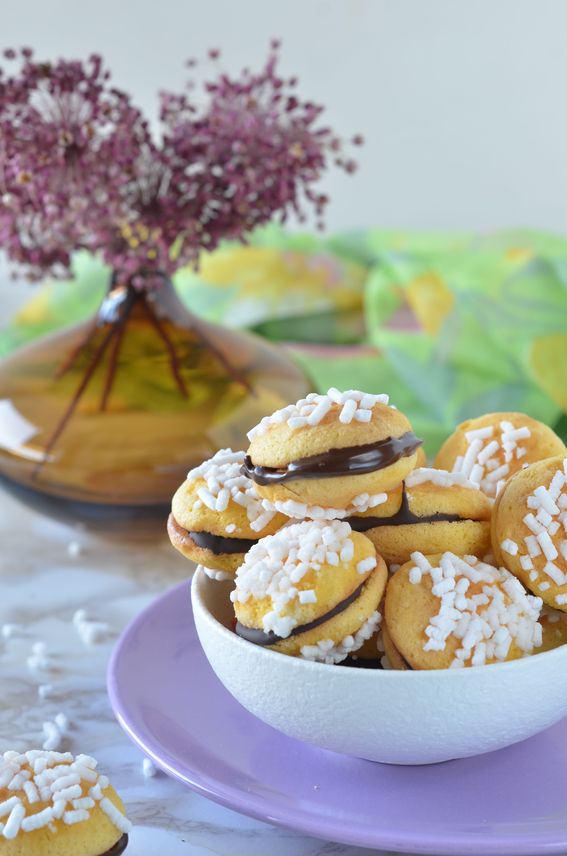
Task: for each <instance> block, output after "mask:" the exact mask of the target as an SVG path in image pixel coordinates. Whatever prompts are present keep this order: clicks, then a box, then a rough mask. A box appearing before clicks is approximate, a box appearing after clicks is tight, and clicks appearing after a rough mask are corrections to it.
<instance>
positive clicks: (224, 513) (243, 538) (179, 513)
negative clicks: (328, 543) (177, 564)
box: [167, 449, 288, 574]
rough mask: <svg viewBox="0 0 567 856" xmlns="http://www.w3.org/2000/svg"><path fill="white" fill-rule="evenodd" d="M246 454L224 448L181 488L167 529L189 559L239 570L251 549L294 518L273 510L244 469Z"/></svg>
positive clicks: (171, 538) (222, 569) (174, 498)
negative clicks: (264, 503) (266, 507)
mask: <svg viewBox="0 0 567 856" xmlns="http://www.w3.org/2000/svg"><path fill="white" fill-rule="evenodd" d="M243 461H244V452H233V451H232V450H231V449H221V451H220V452H217V454H216V455H214V456H213V457H212V458H211V459H210V460H208V461H205V462H204V463H203V464H201V465H200V466H199V467H197V468H195V469H194V470H192V471H191V472H190V473H189V475H188V477H187V480H186V481H185V482H184V483H183V484H182V485H180V487H179V488H178V489H177V490H176V492H175V494H174V496H173V500H172V504H171V508H172V510H171V514H170V516H169V519H168V523H167V531H168V535H169V538H170V541H171V543H172V545H173V546H174V547H175V549H176V550H178V551H179V552H180V553H181V554H182V555H183V556H185V558H186V559H189V560H190V561H193V562H196V563H198V564H201V565H203V566H204V567H205V568H214V569H216V570H219V571H224V572H225V573H229V574H234V572H235V571H236V569H237V568H238V566H239V565H241V564H242V562H243V561H244V556H245V555H246V553H247V552H248V550H249V549H250V548H251V547H253V546H254V544H256V543H257V542H258V540H259V539H260V538H262V537H264V536H265V535H272V534H273V533H274V532H277V530H278V529H280V528H281V527H282V526H283V525H284V524H286V523H287V522H288V518H287V517H285V515H283V514H280V513H278V512H276V511H273V510H271V511H268V510H266V509H265V508H264V507H263V505H262V500H261V498H260V497H259V496H258V494H257V493H256V490H255V487H254V485H253V484H252V482H251V481H250V480H249V479H247V478H246V477H245V476H243V475H242V473H241V472H240V469H241V466H242V463H243Z"/></svg>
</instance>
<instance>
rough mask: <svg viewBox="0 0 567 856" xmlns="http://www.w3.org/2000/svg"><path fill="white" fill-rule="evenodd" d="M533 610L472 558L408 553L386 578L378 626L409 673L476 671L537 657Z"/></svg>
mask: <svg viewBox="0 0 567 856" xmlns="http://www.w3.org/2000/svg"><path fill="white" fill-rule="evenodd" d="M541 605H542V603H541V599H539V598H534V597H532V596H531V595H528V594H527V593H526V591H525V589H524V588H523V587H522V585H521V584H520V583H519V582H518V580H516V579H514V577H513V576H512V575H511V574H509V573H508V572H507V571H506V570H504V569H499V568H495V567H493V566H491V565H487V564H486V563H484V562H481V561H480V560H478V559H477V558H476V557H474V556H466V557H463V556H456V555H455V554H452V553H444V554H443V555H437V556H424V555H423V554H421V553H416V554H414V556H413V557H412V561H411V562H406V564H404V565H402V567H401V568H400V569H399V570H397V571H396V572H395V574H393V576H392V577H391V578H390V581H389V583H388V588H387V591H386V603H385V622H386V627H387V630H388V633H389V634H390V636H391V638H392V642H393V644H394V646H395V647H396V649H397V650H398V651H399V653H400V654H401V656H402V657H403V658H404V659H405V660H406V661H407V662H408V663H409V665H410V666H411V668H412V669H447V668H455V667H463V666H479V665H484V664H489V663H493V662H497V661H502V660H511V659H516V658H518V657H521V656H524V655H525V654H529V653H532V652H533V651H535V650H537V648H538V647H540V646H541V643H542V627H541V625H540V624H539V622H538V618H539V614H540V611H541ZM495 616H496V617H495Z"/></svg>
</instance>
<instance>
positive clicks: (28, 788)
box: [24, 782, 39, 805]
mask: <svg viewBox="0 0 567 856" xmlns="http://www.w3.org/2000/svg"><path fill="white" fill-rule="evenodd" d="M24 793H25V795H26V797H27V798H28V802H29V804H30V805H33V803H36V802H39V794H38V792H37V788H36V786H35V784H34V783H33V782H25V783H24Z"/></svg>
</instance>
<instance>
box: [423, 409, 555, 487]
mask: <svg viewBox="0 0 567 856" xmlns="http://www.w3.org/2000/svg"><path fill="white" fill-rule="evenodd" d="M566 454H567V449H566V447H565V445H564V443H563V441H562V440H561V439H560V438H559V437H558V436H557V434H556V433H555V432H554V431H552V429H551V428H549V427H548V426H547V425H544V424H543V422H538V420H537V419H532V418H531V416H527V415H526V414H525V413H486V414H485V415H484V416H479V417H478V418H477V419H467V421H466V422H462V423H461V424H460V425H459V426H458V427H457V428H456V429H455V431H454V432H453V434H451V436H450V437H448V438H447V440H445V442H444V443H443V445H442V446H441V449H440V450H439V452H438V453H437V457H436V458H435V466H436V467H439V468H440V469H446V470H449V471H450V472H459V473H462V474H463V475H464V476H465V477H466V478H468V479H470V481H472V482H473V484H475V485H477V486H478V487H480V489H481V490H482V491H484V493H486V494H487V496H490V497H495V496H497V494H498V492H499V491H500V489H501V488H502V486H503V485H504V484H505V482H506V481H507V480H508V479H509V478H510V477H511V476H512V475H514V473H515V472H517V471H518V470H520V469H522V468H523V467H524V466H525V464H532V463H534V461H541V460H542V459H543V458H550V457H552V456H554V455H566Z"/></svg>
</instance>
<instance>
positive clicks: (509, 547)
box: [500, 538, 518, 556]
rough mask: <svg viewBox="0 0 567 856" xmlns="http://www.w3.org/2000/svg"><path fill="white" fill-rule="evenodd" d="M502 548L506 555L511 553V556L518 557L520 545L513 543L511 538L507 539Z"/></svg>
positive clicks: (501, 545)
mask: <svg viewBox="0 0 567 856" xmlns="http://www.w3.org/2000/svg"><path fill="white" fill-rule="evenodd" d="M500 547H501V548H502V549H503V550H504V552H505V553H509V554H510V555H511V556H516V555H517V554H518V545H517V544H516V542H515V541H512V539H511V538H505V539H504V541H502V543H501V544H500Z"/></svg>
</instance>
